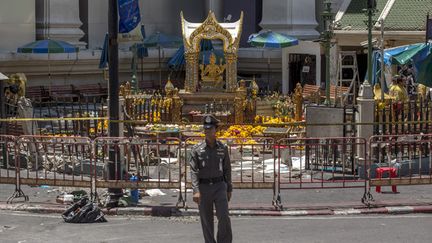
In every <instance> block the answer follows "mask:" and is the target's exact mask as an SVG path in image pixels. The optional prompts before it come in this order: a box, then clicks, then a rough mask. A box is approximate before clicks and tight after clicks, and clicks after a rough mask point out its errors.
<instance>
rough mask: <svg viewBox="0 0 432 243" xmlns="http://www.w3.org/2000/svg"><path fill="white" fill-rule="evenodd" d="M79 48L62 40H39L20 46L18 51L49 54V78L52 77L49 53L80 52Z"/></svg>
mask: <svg viewBox="0 0 432 243" xmlns="http://www.w3.org/2000/svg"><path fill="white" fill-rule="evenodd" d="M78 51H79V48H78V47H76V46H74V45H72V44H69V43H67V42H66V41H61V40H51V39H47V40H38V41H34V42H31V43H29V44H26V45H24V46H21V47H18V49H17V52H18V53H40V54H48V78H49V79H51V70H50V62H49V55H50V54H52V53H78ZM77 59H78V54H77Z"/></svg>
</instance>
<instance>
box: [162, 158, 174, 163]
mask: <svg viewBox="0 0 432 243" xmlns="http://www.w3.org/2000/svg"><path fill="white" fill-rule="evenodd" d="M161 161H163V162H165V163H167V164H176V163H177V161H178V159H177V158H173V157H171V158H163V157H162V158H161Z"/></svg>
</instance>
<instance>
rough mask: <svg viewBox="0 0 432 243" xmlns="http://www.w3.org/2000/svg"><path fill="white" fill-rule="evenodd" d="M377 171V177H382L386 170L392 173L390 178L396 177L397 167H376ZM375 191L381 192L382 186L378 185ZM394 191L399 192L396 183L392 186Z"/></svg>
mask: <svg viewBox="0 0 432 243" xmlns="http://www.w3.org/2000/svg"><path fill="white" fill-rule="evenodd" d="M375 172H376V178H378V179H381V178H382V175H383V173H384V172H388V173H390V178H395V177H396V168H393V167H380V168H376V170H375ZM375 191H376V192H378V193H380V192H381V186H376V188H375ZM392 192H393V193H397V189H396V186H395V185H393V186H392Z"/></svg>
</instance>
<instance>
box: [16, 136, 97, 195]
mask: <svg viewBox="0 0 432 243" xmlns="http://www.w3.org/2000/svg"><path fill="white" fill-rule="evenodd" d="M91 148H92V144H91V140H90V139H89V138H86V137H52V136H21V137H19V138H18V140H17V151H19V157H20V159H19V160H20V162H19V163H18V164H19V165H20V168H21V173H20V178H19V180H20V184H21V185H30V186H42V185H47V186H65V187H81V188H90V193H91V195H93V190H92V173H91V171H92V166H91V165H92V150H91Z"/></svg>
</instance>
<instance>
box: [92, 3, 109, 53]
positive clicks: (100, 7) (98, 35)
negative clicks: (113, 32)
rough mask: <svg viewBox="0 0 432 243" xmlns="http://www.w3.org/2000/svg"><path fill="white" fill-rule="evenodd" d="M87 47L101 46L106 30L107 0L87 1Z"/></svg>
mask: <svg viewBox="0 0 432 243" xmlns="http://www.w3.org/2000/svg"><path fill="white" fill-rule="evenodd" d="M88 13H89V14H88V29H89V31H88V35H89V43H88V44H89V49H95V48H102V47H103V42H104V38H105V33H106V32H108V1H107V0H89V1H88Z"/></svg>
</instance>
